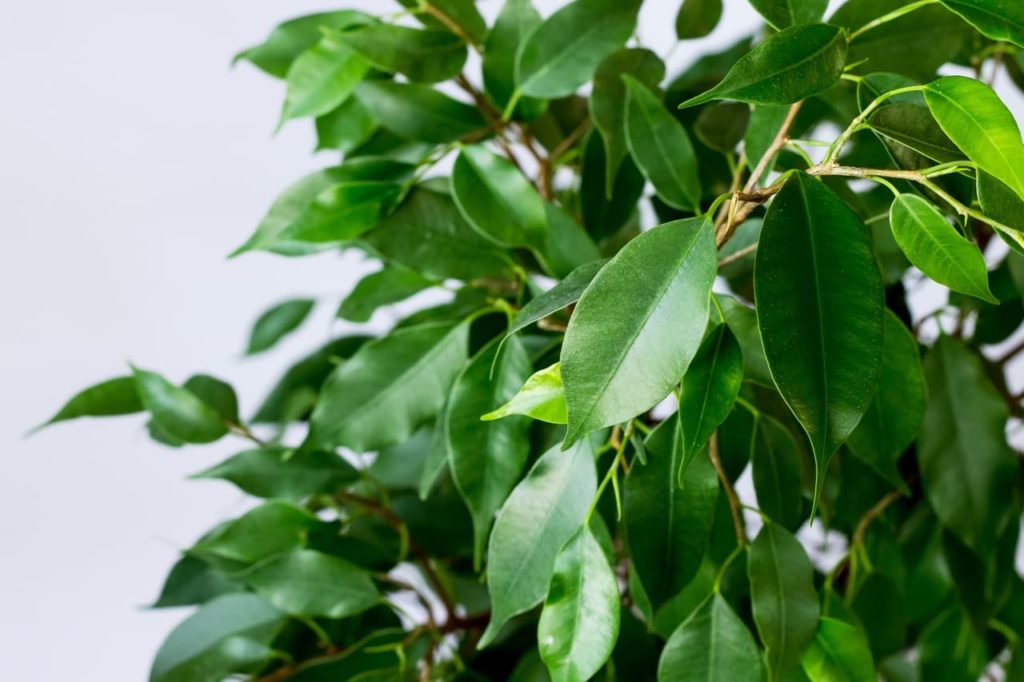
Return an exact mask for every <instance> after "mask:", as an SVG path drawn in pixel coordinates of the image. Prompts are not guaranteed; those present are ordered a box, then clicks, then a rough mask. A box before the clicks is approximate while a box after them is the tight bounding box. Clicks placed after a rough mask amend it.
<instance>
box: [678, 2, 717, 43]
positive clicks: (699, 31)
mask: <svg viewBox="0 0 1024 682" xmlns="http://www.w3.org/2000/svg"><path fill="white" fill-rule="evenodd" d="M721 18H722V0H683V6H682V7H680V8H679V14H677V15H676V37H677V38H679V39H680V40H686V39H687V38H703V37H704V36H706V35H707V34H709V33H711V32H712V31H714V30H715V26H718V21H719V20H720V19H721Z"/></svg>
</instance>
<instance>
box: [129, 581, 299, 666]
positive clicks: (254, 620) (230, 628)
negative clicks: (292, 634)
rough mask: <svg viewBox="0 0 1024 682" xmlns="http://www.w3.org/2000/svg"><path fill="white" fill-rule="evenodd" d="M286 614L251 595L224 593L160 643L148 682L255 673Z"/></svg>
mask: <svg viewBox="0 0 1024 682" xmlns="http://www.w3.org/2000/svg"><path fill="white" fill-rule="evenodd" d="M284 622H285V615H284V614H283V613H281V612H280V611H278V610H277V609H275V608H274V607H273V606H271V605H270V604H268V603H267V602H266V601H264V600H263V599H261V598H260V597H257V596H256V595H254V594H227V595H224V596H222V597H218V598H217V599H215V600H213V601H211V602H209V603H208V604H206V605H204V606H203V607H202V608H200V609H199V610H198V611H197V612H196V613H194V614H193V615H191V616H190V617H189V618H188V619H186V620H185V621H184V622H183V623H181V625H179V626H178V627H176V628H175V629H174V631H173V632H171V634H170V636H169V637H168V638H167V639H166V640H165V641H164V643H163V644H162V645H161V646H160V650H159V651H158V652H157V654H156V658H155V659H154V660H153V667H152V669H151V670H150V673H149V680H150V682H219V680H223V679H224V678H226V677H230V676H231V674H232V673H255V672H257V671H258V670H259V668H260V666H261V664H262V663H263V662H264V661H266V660H267V659H268V658H270V656H271V649H270V643H271V641H272V640H273V639H274V637H275V636H276V635H277V633H278V632H279V631H280V629H281V627H282V626H283V625H284Z"/></svg>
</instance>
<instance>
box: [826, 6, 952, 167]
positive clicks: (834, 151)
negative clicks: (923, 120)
mask: <svg viewBox="0 0 1024 682" xmlns="http://www.w3.org/2000/svg"><path fill="white" fill-rule="evenodd" d="M934 1H935V0H927V2H934ZM907 7H910V5H908V6H907ZM903 9H906V8H903ZM924 87H925V86H923V85H908V86H907V87H905V88H896V89H895V90H890V91H888V92H883V93H882V94H881V95H879V96H878V97H876V98H875V99H874V100H873V101H872V102H871V103H870V104H868V105H867V106H866V107H864V110H863V111H861V112H860V114H858V115H857V117H856V118H854V119H853V120H852V121H850V125H849V126H847V127H846V130H844V131H843V132H842V134H840V135H839V137H837V138H836V139H835V140H834V141H833V142H832V144H831V145H829V148H828V151H827V152H826V153H825V158H824V160H823V161H822V162H821V164H820V165H821V166H831V165H835V162H836V159H838V158H839V155H840V154H842V153H843V147H845V146H846V143H847V142H849V140H850V138H851V137H853V134H854V133H856V132H857V131H858V130H860V129H861V128H862V127H863V125H864V123H865V122H866V121H867V120H868V116H870V115H871V114H873V113H874V112H875V110H876V109H878V107H880V106H882V104H884V103H885V101H886V100H888V99H891V98H892V97H896V96H897V95H906V94H908V93H911V92H920V91H921V90H924Z"/></svg>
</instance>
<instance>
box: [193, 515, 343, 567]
mask: <svg viewBox="0 0 1024 682" xmlns="http://www.w3.org/2000/svg"><path fill="white" fill-rule="evenodd" d="M322 523H323V522H322V521H320V520H319V519H318V518H317V517H315V516H313V515H312V514H311V513H309V512H308V511H306V510H305V509H303V508H302V507H299V506H296V505H294V504H291V503H289V502H283V501H279V500H274V501H271V502H265V503H263V504H261V505H260V506H258V507H256V508H255V509H253V510H251V511H249V512H247V513H245V514H243V515H242V516H240V517H238V518H237V519H234V520H232V521H229V522H227V523H225V524H223V525H221V526H218V527H217V529H216V530H214V531H213V532H212V533H210V534H209V535H207V536H205V537H203V538H201V539H200V540H199V541H198V542H197V543H196V544H195V545H193V546H192V548H191V549H190V550H188V551H189V554H192V555H194V556H199V557H201V558H205V559H211V560H218V559H219V560H223V561H227V562H232V563H233V564H235V565H237V564H241V565H243V566H245V565H252V564H255V563H257V562H261V561H264V560H266V559H269V558H271V557H275V556H277V555H279V554H283V553H285V552H289V551H291V550H293V549H297V548H299V547H302V546H303V545H305V544H306V538H307V537H308V535H309V533H310V531H311V530H312V529H313V528H315V527H316V526H318V525H320V524H322Z"/></svg>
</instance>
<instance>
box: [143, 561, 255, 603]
mask: <svg viewBox="0 0 1024 682" xmlns="http://www.w3.org/2000/svg"><path fill="white" fill-rule="evenodd" d="M244 589H245V586H244V585H242V583H239V582H236V581H235V580H232V579H231V578H229V577H227V576H226V575H225V574H224V573H222V572H220V571H218V570H217V569H216V568H214V567H213V566H211V565H210V564H208V563H207V562H205V561H203V560H202V559H197V558H196V557H192V556H188V555H187V554H186V555H185V556H183V557H181V558H180V559H178V561H177V562H175V564H174V566H173V567H172V568H171V572H170V573H168V574H167V580H165V581H164V586H163V588H162V589H161V590H160V597H159V598H158V599H157V600H156V602H155V603H154V604H153V605H152V606H151V607H150V608H154V609H167V608H175V607H178V606H198V605H200V604H205V603H206V602H208V601H210V600H211V599H213V598H215V597H219V596H221V595H222V594H228V593H229V592H241V591H243V590H244Z"/></svg>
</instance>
